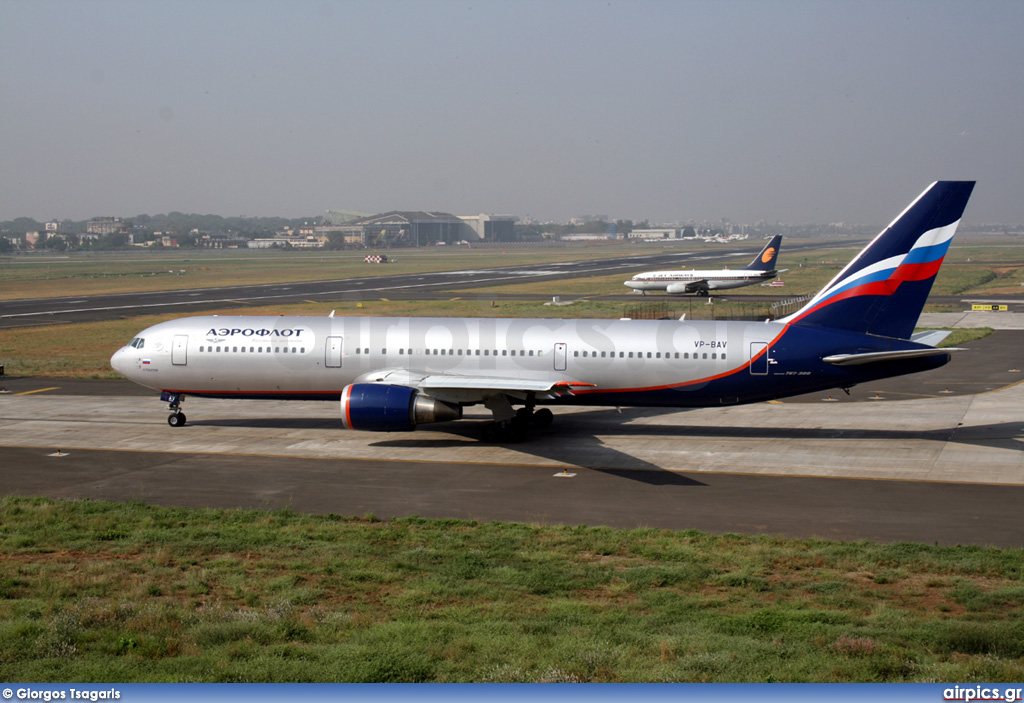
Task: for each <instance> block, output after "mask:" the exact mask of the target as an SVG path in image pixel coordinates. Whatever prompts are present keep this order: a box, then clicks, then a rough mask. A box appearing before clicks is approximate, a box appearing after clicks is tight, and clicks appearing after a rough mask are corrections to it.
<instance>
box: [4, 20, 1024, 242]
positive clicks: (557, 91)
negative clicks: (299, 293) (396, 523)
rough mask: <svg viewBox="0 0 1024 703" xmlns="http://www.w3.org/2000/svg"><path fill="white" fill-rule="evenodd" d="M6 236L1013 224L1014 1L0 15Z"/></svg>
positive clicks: (1020, 95) (1017, 157) (1023, 75)
mask: <svg viewBox="0 0 1024 703" xmlns="http://www.w3.org/2000/svg"><path fill="white" fill-rule="evenodd" d="M0 148H2V151H0V220H4V219H12V218H14V217H20V216H26V217H34V218H36V219H41V220H42V219H50V218H60V219H64V218H70V219H75V220H81V219H86V218H89V217H94V216H98V215H116V216H124V217H130V216H132V215H136V214H141V213H148V214H157V213H163V212H169V211H172V210H177V211H182V212H196V213H202V214H217V215H224V216H235V215H249V216H269V215H280V216H284V217H300V216H307V215H308V216H313V215H317V214H321V213H323V211H324V210H326V209H328V208H338V209H353V210H363V211H369V212H382V211H386V210H393V209H399V210H439V211H446V212H452V213H455V214H463V215H464V214H477V213H507V214H514V215H518V216H520V217H534V218H540V219H556V220H566V219H568V218H570V217H573V216H577V215H581V214H606V215H608V216H610V217H612V218H629V219H635V220H640V219H647V218H649V219H650V220H651V221H652V222H653V221H674V220H689V219H697V220H703V219H712V220H717V219H718V218H722V217H727V218H731V219H732V220H733V221H734V222H754V221H757V220H761V219H764V220H767V221H769V222H775V221H776V220H779V221H783V222H797V223H827V222H836V221H846V222H857V223H873V224H886V223H887V222H889V221H890V220H891V219H893V218H894V217H895V216H896V215H897V214H899V212H900V211H901V210H902V209H903V207H904V206H905V205H907V204H908V203H909V202H910V200H911V199H912V198H914V197H915V196H917V194H918V193H920V192H921V191H922V190H924V188H925V187H926V186H927V185H928V184H929V183H931V182H932V181H934V180H939V179H976V180H978V187H977V188H976V189H975V193H974V198H973V199H972V202H971V204H970V205H969V206H968V210H967V219H968V220H970V221H971V222H973V223H981V222H1011V223H1024V2H1022V1H1020V0H998V1H993V0H970V1H963V2H956V1H953V2H950V1H945V2H944V1H942V0H921V1H916V0H879V1H875V0H858V1H857V2H839V1H838V0H837V1H824V0H822V1H818V2H810V1H795V0H775V1H768V0H764V1H759V2H754V1H750V0H710V1H707V2H705V1H703V0H675V1H669V0H664V1H661V2H650V1H648V2H645V1H642V0H641V1H637V0H629V1H628V2H626V1H623V0H612V1H611V2H608V1H607V0H606V1H602V2H580V1H572V0H542V1H541V0H538V1H534V2H530V1H523V0H515V1H513V0H508V1H504V2H497V1H493V0H462V1H461V2H449V1H447V0H433V1H425V0H423V1H410V0H406V1H402V2H389V1H387V0H376V1H374V2H368V1H367V2H341V1H331V0H313V1H309V2H307V1H304V0H298V1H296V0H287V1H284V0H281V1H268V0H263V1H261V0H238V1H235V0H203V1H201V2H200V1H196V2H188V1H184V0H174V1H171V0H149V1H147V0H130V1H125V2H122V1H114V0H100V1H96V2H71V1H66V2H56V1H51V0H31V1H29V0H0Z"/></svg>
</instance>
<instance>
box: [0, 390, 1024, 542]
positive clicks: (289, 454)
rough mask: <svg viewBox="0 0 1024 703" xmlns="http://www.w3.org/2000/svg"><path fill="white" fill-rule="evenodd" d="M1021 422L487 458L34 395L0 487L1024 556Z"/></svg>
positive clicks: (558, 429) (739, 428) (992, 420)
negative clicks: (176, 424) (172, 420)
mask: <svg viewBox="0 0 1024 703" xmlns="http://www.w3.org/2000/svg"><path fill="white" fill-rule="evenodd" d="M1021 407H1024V385H1013V386H1010V387H1008V388H1005V389H1004V390H1000V391H995V392H990V393H982V394H979V395H962V396H956V397H940V398H928V399H922V400H907V401H887V402H868V401H865V402H861V403H849V404H842V405H841V404H828V403H786V404H767V403H766V404H758V405H750V406H741V407H733V408H716V409H707V410H692V411H686V412H659V411H652V410H640V409H624V410H623V411H622V412H619V411H617V410H616V409H615V408H584V409H580V408H560V409H557V410H556V418H555V423H554V425H553V426H552V427H551V428H548V429H546V430H544V431H543V432H539V433H537V434H536V435H535V436H533V437H532V438H530V439H529V440H528V441H526V442H523V443H521V444H512V445H490V444H483V443H480V442H478V441H477V440H476V436H477V435H478V433H479V430H480V425H481V424H482V423H483V422H484V420H485V419H486V417H487V416H486V414H484V413H481V412H479V411H471V412H470V413H469V417H470V419H469V420H467V421H462V422H460V423H450V424H446V425H437V426H432V429H426V430H420V431H416V432H407V433H392V434H376V433H365V432H347V431H344V430H342V429H341V428H340V420H339V418H338V407H337V405H336V404H335V403H300V402H292V403H287V402H273V401H221V400H202V399H194V398H190V399H188V401H187V403H186V404H185V406H184V409H185V411H186V412H187V413H188V415H189V422H188V424H187V425H186V426H185V427H181V428H171V427H169V426H168V425H167V423H166V412H165V411H164V410H163V408H162V405H161V404H160V403H159V402H158V401H156V400H155V399H153V398H151V397H134V396H121V397H116V396H95V395H93V396H70V395H49V394H48V393H47V392H38V393H33V394H30V395H13V394H12V395H5V396H0V445H2V448H0V485H2V486H3V490H4V492H5V493H10V494H18V495H41V496H51V497H58V498H97V499H100V498H102V499H108V500H141V501H145V502H151V503H157V504H164V505H186V506H209V507H253V508H269V509H275V508H283V507H288V508H291V509H293V510H298V511H303V512H315V513H337V514H343V515H363V514H366V513H374V514H376V515H377V516H378V517H381V518H386V517H390V516H406V515H421V516H427V517H456V518H467V519H476V520H510V521H522V522H543V523H566V524H588V525H609V526H614V527H634V526H647V527H657V528H669V529H684V528H695V529H701V530H708V531H713V532H728V531H733V532H743V533H748V534H756V533H767V534H782V535H789V536H794V537H803V538H809V537H823V538H837V539H871V540H879V541H886V542H891V541H917V542H926V543H939V544H968V543H969V544H990V545H998V546H1004V547H1024V510H1022V508H1021V506H1022V505H1024V420H1022V418H1021V416H1020V408H1021ZM474 420H476V421H474ZM57 450H60V454H59V455H57V456H54V454H57ZM565 473H569V474H575V475H574V476H564V474H565Z"/></svg>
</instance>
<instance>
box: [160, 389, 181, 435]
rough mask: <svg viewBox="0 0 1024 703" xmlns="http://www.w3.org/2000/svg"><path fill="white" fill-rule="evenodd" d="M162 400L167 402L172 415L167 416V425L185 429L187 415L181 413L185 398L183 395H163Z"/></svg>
mask: <svg viewBox="0 0 1024 703" xmlns="http://www.w3.org/2000/svg"><path fill="white" fill-rule="evenodd" d="M160 400H164V401H166V402H167V410H168V411H170V413H171V414H170V415H168V416H167V424H168V425H170V426H171V427H184V426H185V413H183V412H181V404H182V402H184V400H185V396H184V395H182V394H181V393H161V394H160Z"/></svg>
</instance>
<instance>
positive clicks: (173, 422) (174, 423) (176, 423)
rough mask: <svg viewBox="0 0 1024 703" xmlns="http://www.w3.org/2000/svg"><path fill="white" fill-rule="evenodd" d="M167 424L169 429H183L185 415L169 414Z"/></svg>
mask: <svg viewBox="0 0 1024 703" xmlns="http://www.w3.org/2000/svg"><path fill="white" fill-rule="evenodd" d="M167 424H168V425H170V426H171V427H184V425H185V413H171V414H170V415H168V416H167Z"/></svg>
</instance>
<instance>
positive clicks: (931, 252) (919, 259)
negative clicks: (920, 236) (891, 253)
mask: <svg viewBox="0 0 1024 703" xmlns="http://www.w3.org/2000/svg"><path fill="white" fill-rule="evenodd" d="M952 242H953V240H952V239H947V240H946V241H944V242H940V243H939V244H932V245H931V246H927V247H920V248H918V249H911V250H910V253H909V254H907V258H906V259H904V260H903V263H905V264H926V263H931V262H932V261H938V260H939V259H941V258H942V257H944V256H945V255H946V252H947V251H949V245H950V244H951V243H952Z"/></svg>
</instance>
